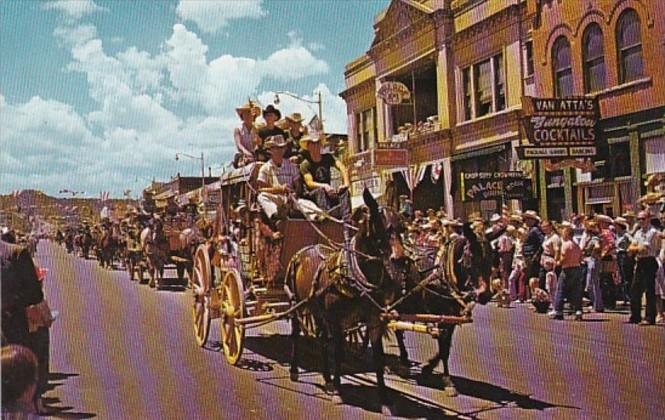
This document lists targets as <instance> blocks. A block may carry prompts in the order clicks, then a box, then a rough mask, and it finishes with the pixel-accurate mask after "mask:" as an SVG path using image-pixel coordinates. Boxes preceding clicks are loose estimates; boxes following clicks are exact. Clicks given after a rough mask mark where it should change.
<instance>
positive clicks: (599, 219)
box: [596, 214, 614, 225]
mask: <svg viewBox="0 0 665 420" xmlns="http://www.w3.org/2000/svg"><path fill="white" fill-rule="evenodd" d="M596 222H598V223H607V224H610V225H611V224H612V223H613V222H614V221H613V220H612V218H611V217H610V216H607V215H604V214H597V215H596Z"/></svg>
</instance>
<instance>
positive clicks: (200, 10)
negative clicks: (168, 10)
mask: <svg viewBox="0 0 665 420" xmlns="http://www.w3.org/2000/svg"><path fill="white" fill-rule="evenodd" d="M262 3H263V1H262V0H226V1H219V0H180V2H179V3H178V7H177V8H176V13H177V15H178V16H179V17H180V18H181V19H182V20H183V21H188V20H189V21H192V22H194V23H196V25H197V26H198V27H199V28H201V30H202V31H204V32H208V33H216V32H218V31H219V30H220V29H222V28H224V27H225V26H227V25H228V24H229V21H231V20H238V19H259V18H261V17H263V16H265V15H266V14H267V13H266V11H265V10H264V9H263V7H262Z"/></svg>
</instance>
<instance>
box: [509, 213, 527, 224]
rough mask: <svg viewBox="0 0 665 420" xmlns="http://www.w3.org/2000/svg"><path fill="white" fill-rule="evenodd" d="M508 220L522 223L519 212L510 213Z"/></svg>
mask: <svg viewBox="0 0 665 420" xmlns="http://www.w3.org/2000/svg"><path fill="white" fill-rule="evenodd" d="M510 221H511V222H515V223H522V222H523V221H524V220H522V216H520V215H519V214H511V215H510Z"/></svg>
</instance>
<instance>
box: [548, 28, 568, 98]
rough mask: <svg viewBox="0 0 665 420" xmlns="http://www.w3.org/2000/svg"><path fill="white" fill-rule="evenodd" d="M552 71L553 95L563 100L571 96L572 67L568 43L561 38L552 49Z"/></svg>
mask: <svg viewBox="0 0 665 420" xmlns="http://www.w3.org/2000/svg"><path fill="white" fill-rule="evenodd" d="M552 70H553V73H554V95H555V96H556V97H557V98H563V97H566V96H572V95H573V67H572V64H571V61H570V43H568V40H567V39H566V38H565V37H563V36H561V37H559V38H557V40H556V41H554V46H553V47H552Z"/></svg>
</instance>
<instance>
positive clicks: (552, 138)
mask: <svg viewBox="0 0 665 420" xmlns="http://www.w3.org/2000/svg"><path fill="white" fill-rule="evenodd" d="M522 107H523V109H524V115H525V116H524V125H525V127H526V134H527V139H528V141H529V144H528V145H526V146H521V147H519V148H518V154H519V156H520V158H521V159H553V158H586V157H592V156H595V155H596V122H597V121H598V115H599V111H598V101H597V99H595V98H577V97H575V98H532V97H528V96H527V97H523V98H522Z"/></svg>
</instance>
